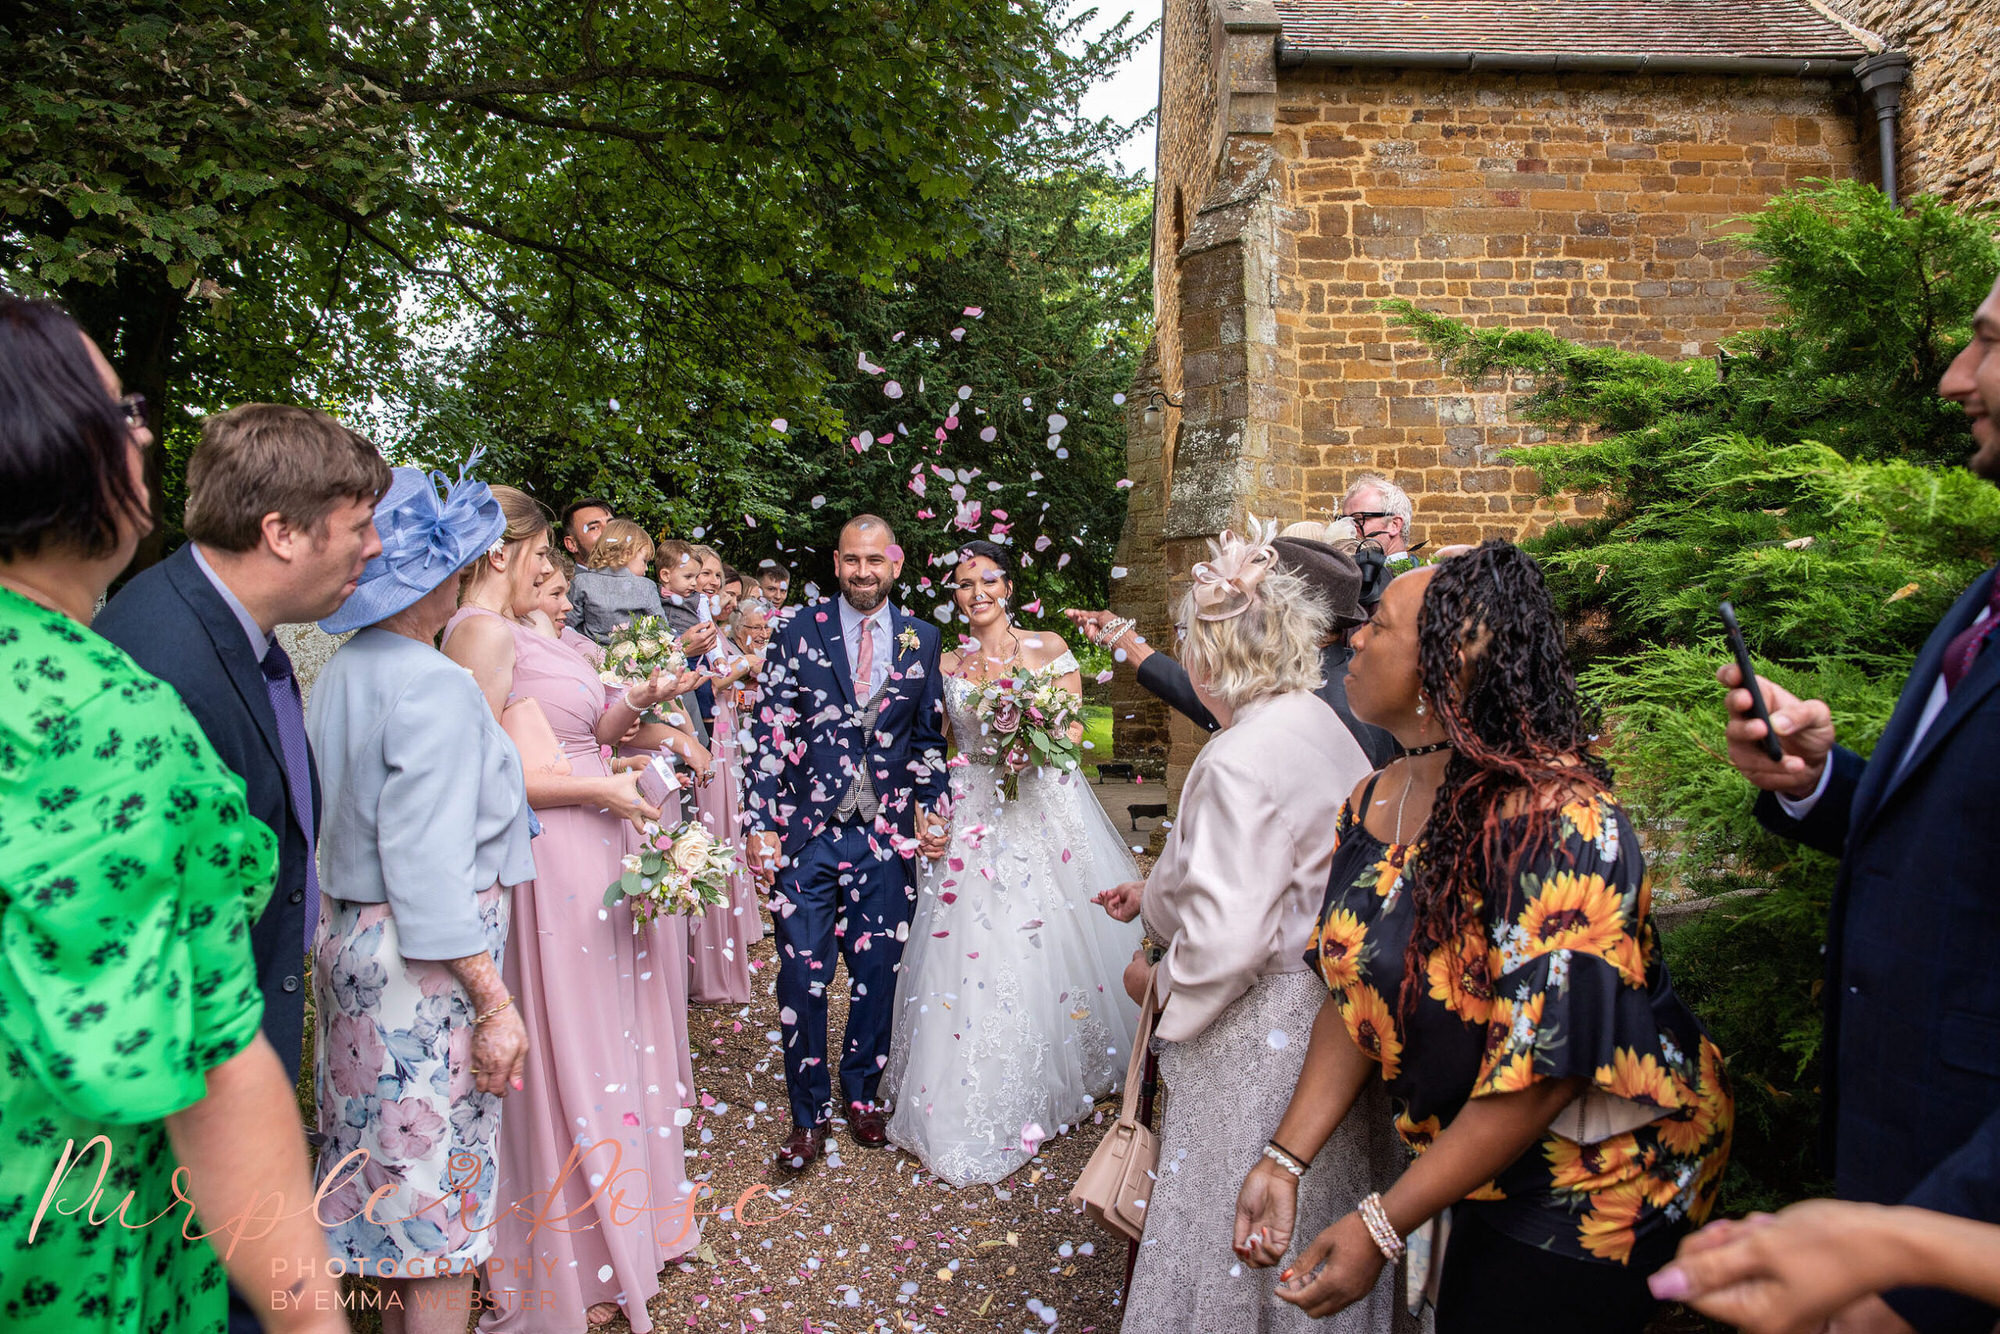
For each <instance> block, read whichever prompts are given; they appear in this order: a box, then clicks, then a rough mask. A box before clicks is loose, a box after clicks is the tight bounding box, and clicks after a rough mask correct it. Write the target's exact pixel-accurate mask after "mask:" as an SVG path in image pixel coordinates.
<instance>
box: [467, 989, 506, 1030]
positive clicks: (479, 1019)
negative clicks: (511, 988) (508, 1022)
mask: <svg viewBox="0 0 2000 1334" xmlns="http://www.w3.org/2000/svg"><path fill="white" fill-rule="evenodd" d="M513 1003H514V998H513V997H512V996H509V997H508V998H507V999H506V1000H503V1001H501V1002H500V1003H499V1004H498V1005H496V1006H494V1007H493V1008H492V1009H490V1010H488V1011H486V1013H484V1014H480V1015H475V1016H473V1019H472V1026H473V1027H474V1028H477V1027H479V1026H480V1025H481V1024H483V1023H485V1022H486V1021H487V1020H488V1019H491V1018H492V1017H493V1016H494V1015H496V1014H498V1013H500V1012H501V1011H502V1010H504V1009H506V1008H507V1007H508V1006H509V1005H512V1004H513Z"/></svg>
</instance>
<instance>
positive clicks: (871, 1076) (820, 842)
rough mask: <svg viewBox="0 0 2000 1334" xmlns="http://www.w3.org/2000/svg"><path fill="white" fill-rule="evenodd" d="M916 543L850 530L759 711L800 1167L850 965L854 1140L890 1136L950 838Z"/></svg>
mask: <svg viewBox="0 0 2000 1334" xmlns="http://www.w3.org/2000/svg"><path fill="white" fill-rule="evenodd" d="M902 570H903V551H902V548H901V547H899V546H897V545H896V535H895V534H894V533H893V532H891V531H890V529H889V525H888V524H887V523H885V522H884V521H882V520H881V519H878V518H876V517H875V516H874V515H872V514H863V515H860V516H858V517H856V518H853V519H849V520H848V521H847V525H846V526H845V527H844V528H842V529H841V530H840V544H839V549H838V551H837V552H836V553H835V555H834V574H835V577H836V578H837V579H838V581H839V583H840V596H839V597H837V598H828V599H825V600H823V601H821V602H817V603H813V604H811V605H808V606H804V607H801V608H799V609H798V610H797V611H796V612H795V613H794V614H793V615H792V616H790V617H789V618H787V620H786V621H785V622H784V624H783V626H782V627H781V628H780V629H779V631H778V633H777V636H776V637H775V638H774V640H773V641H772V644H771V648H770V652H769V655H768V657H767V659H766V661H767V663H768V664H769V665H768V666H767V667H766V668H765V676H764V701H763V703H762V704H761V705H760V706H759V707H758V710H757V717H756V720H755V722H754V723H753V725H752V728H753V732H754V734H755V736H756V742H757V747H756V754H755V761H756V762H755V763H754V764H753V765H752V766H751V775H750V801H749V809H748V810H747V811H745V813H744V823H745V825H746V826H747V827H748V828H749V829H750V830H751V831H752V832H751V835H750V855H751V860H752V863H753V864H754V865H755V866H756V868H757V873H758V877H759V878H760V879H761V880H763V881H764V882H765V883H767V884H769V883H772V882H773V881H775V883H776V889H777V892H776V894H775V895H774V896H773V904H772V920H773V921H774V922H775V924H776V927H777V945H778V1004H779V1006H780V1007H781V1008H780V1010H779V1020H780V1023H781V1024H782V1026H783V1029H784V1040H785V1084H786V1087H787V1089H788V1090H789V1091H790V1094H791V1104H792V1132H791V1134H790V1136H788V1137H787V1138H786V1140H785V1143H784V1145H783V1147H781V1148H780V1149H779V1150H778V1153H777V1161H778V1163H779V1165H781V1166H784V1167H789V1168H791V1169H793V1170H798V1169H801V1168H803V1167H805V1166H806V1164H808V1163H810V1162H811V1161H812V1160H813V1159H815V1158H817V1157H818V1156H819V1154H820V1150H821V1149H822V1148H824V1147H825V1144H826V1128H827V1123H828V1121H829V1120H831V1119H832V1115H833V1085H832V1074H831V1072H830V1070H829V1069H828V1066H827V1047H826V989H827V987H828V985H829V984H831V982H832V981H833V968H834V961H835V948H836V946H837V947H838V949H839V955H838V957H839V958H840V959H842V960H844V961H845V962H846V964H847V977H848V987H849V991H848V1007H847V1032H846V1034H845V1036H844V1037H843V1039H842V1044H843V1045H842V1048H841V1052H840V1056H839V1062H840V1084H841V1096H842V1099H843V1101H844V1103H845V1106H846V1109H847V1120H848V1123H849V1127H850V1129H851V1130H852V1131H853V1134H854V1138H855V1139H856V1141H858V1142H859V1143H861V1144H865V1145H869V1146H879V1145H881V1144H885V1143H887V1142H888V1135H887V1133H886V1131H885V1128H884V1124H883V1114H882V1110H881V1109H880V1108H878V1107H877V1106H876V1104H875V1086H876V1084H877V1083H878V1082H879V1081H880V1079H881V1078H882V1067H883V1066H884V1065H885V1064H887V1062H888V1059H889V1029H890V1024H891V1022H892V1018H893V1011H894V1008H895V999H896V968H897V965H898V964H899V962H900V961H901V959H902V957H903V940H904V937H905V935H906V934H907V932H908V928H909V922H910V914H911V911H912V909H913V908H914V906H915V894H914V891H913V890H912V888H911V884H910V875H909V859H910V857H911V855H912V854H913V853H916V852H922V853H923V855H924V856H926V857H929V858H932V859H933V860H935V859H936V858H938V857H941V856H943V855H944V852H945V849H946V848H947V847H948V846H949V843H950V838H951V835H950V826H949V825H948V824H947V823H946V821H945V820H944V819H943V817H942V816H940V815H939V814H938V813H937V806H938V804H939V802H940V800H941V799H942V798H943V797H944V795H945V793H946V790H947V787H946V782H945V765H944V726H943V719H944V704H943V698H942V695H941V693H940V688H939V677H940V673H939V670H938V651H939V649H938V645H939V636H938V632H937V630H936V629H935V628H934V627H933V626H930V625H927V624H925V623H923V622H921V621H918V620H916V619H915V618H913V617H912V616H910V614H909V613H908V612H906V611H904V610H903V609H902V608H900V607H894V606H891V605H890V604H889V591H890V589H891V588H892V587H893V586H894V584H895V582H896V578H897V576H898V575H900V574H901V573H902Z"/></svg>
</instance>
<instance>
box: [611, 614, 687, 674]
mask: <svg viewBox="0 0 2000 1334" xmlns="http://www.w3.org/2000/svg"><path fill="white" fill-rule="evenodd" d="M686 670H687V654H685V653H683V652H681V640H680V636H679V635H677V634H675V633H674V632H673V628H672V627H671V626H669V625H668V624H667V623H666V622H665V621H664V620H662V619H661V618H660V617H658V616H634V617H633V618H632V619H631V620H629V621H627V622H626V623H625V624H623V625H621V626H619V627H618V628H617V629H615V630H613V631H612V632H611V639H610V642H608V643H607V644H605V646H604V668H603V670H601V671H600V672H598V674H597V679H598V680H600V681H602V682H604V684H606V685H608V686H628V687H629V686H636V685H638V684H640V683H641V682H642V681H644V680H646V678H648V677H650V676H651V675H652V674H653V673H654V672H659V673H660V674H661V675H663V676H667V677H675V676H679V675H680V674H681V673H682V672H684V671H686Z"/></svg>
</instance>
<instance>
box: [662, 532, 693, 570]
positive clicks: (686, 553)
mask: <svg viewBox="0 0 2000 1334" xmlns="http://www.w3.org/2000/svg"><path fill="white" fill-rule="evenodd" d="M654 552H655V554H656V555H658V556H659V558H660V573H661V574H665V573H666V572H667V571H668V570H677V569H679V568H680V567H681V566H682V565H684V564H686V563H687V562H688V561H691V560H696V557H695V554H694V543H692V542H683V541H681V540H680V539H679V538H678V537H663V538H661V539H660V545H659V546H658V547H656V548H654ZM696 563H697V564H699V561H697V562H696Z"/></svg>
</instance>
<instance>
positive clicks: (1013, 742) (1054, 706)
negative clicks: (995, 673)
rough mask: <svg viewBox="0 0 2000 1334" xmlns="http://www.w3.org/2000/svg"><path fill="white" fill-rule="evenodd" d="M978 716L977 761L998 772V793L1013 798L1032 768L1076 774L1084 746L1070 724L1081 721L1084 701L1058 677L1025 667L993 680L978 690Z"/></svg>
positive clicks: (976, 709)
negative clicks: (1072, 732) (1072, 735)
mask: <svg viewBox="0 0 2000 1334" xmlns="http://www.w3.org/2000/svg"><path fill="white" fill-rule="evenodd" d="M973 712H975V713H976V714H977V715H978V716H979V720H980V722H981V724H982V726H981V728H980V738H981V746H980V754H979V755H977V756H975V757H973V758H975V759H978V760H980V761H981V762H982V763H986V764H992V765H995V766H997V767H998V768H999V769H1000V774H1001V777H1000V789H1001V791H1002V792H1003V793H1004V794H1005V795H1006V796H1007V797H1008V799H1010V800H1011V799H1013V798H1014V797H1017V796H1019V795H1020V793H1021V774H1022V773H1023V771H1025V770H1026V769H1027V768H1028V766H1030V765H1036V764H1039V765H1047V766H1048V767H1049V768H1052V769H1060V770H1065V771H1074V770H1076V769H1077V768H1078V766H1080V765H1081V764H1082V762H1083V751H1082V748H1081V747H1079V746H1078V745H1077V743H1076V742H1075V741H1072V740H1071V739H1070V735H1069V733H1070V725H1071V724H1073V723H1081V722H1082V721H1083V700H1082V699H1081V698H1079V697H1078V696H1077V695H1075V694H1073V693H1072V692H1070V691H1068V690H1065V689H1063V687H1062V676H1061V674H1060V673H1057V672H1051V671H1047V670H1039V669H1035V668H1024V669H1023V670H1021V671H1019V672H1016V673H1015V674H1014V675H1012V676H1001V677H995V678H994V679H993V680H991V681H988V682H986V683H985V684H984V685H982V686H981V687H980V689H979V696H978V699H977V700H976V702H975V703H974V705H973Z"/></svg>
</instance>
